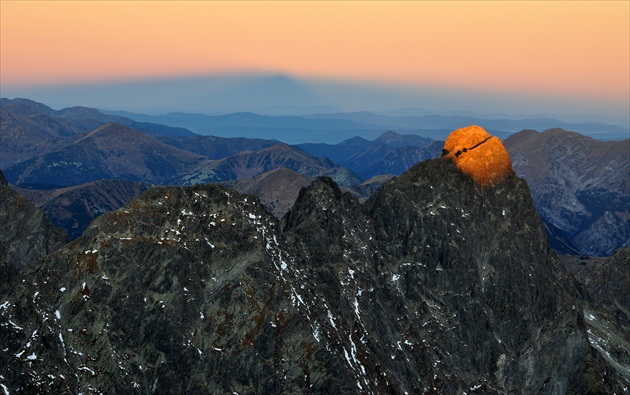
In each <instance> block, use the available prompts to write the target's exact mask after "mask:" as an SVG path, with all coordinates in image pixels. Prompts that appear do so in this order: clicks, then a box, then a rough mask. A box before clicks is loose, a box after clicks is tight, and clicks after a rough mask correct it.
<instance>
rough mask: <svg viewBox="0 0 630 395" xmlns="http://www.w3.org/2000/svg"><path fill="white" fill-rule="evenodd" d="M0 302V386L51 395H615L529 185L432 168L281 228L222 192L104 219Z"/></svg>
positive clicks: (321, 182) (320, 187)
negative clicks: (481, 181) (487, 182)
mask: <svg viewBox="0 0 630 395" xmlns="http://www.w3.org/2000/svg"><path fill="white" fill-rule="evenodd" d="M28 276H29V279H30V280H31V281H29V282H28V283H19V284H17V285H16V286H15V287H14V288H13V290H12V292H11V293H10V294H6V295H5V298H4V300H2V301H0V338H2V339H3V341H4V343H3V347H4V348H3V351H4V352H3V353H0V369H1V370H0V383H1V384H2V385H4V386H6V387H7V388H8V390H9V391H11V392H24V393H34V392H39V393H42V392H53V393H62V394H63V393H79V392H81V393H99V392H103V393H153V392H158V393H160V392H168V393H194V392H197V393H233V392H237V393H241V394H266V393H341V394H354V393H357V394H358V393H368V394H381V393H391V394H403V393H405V392H407V393H435V394H437V393H464V392H465V393H469V394H471V393H484V394H487V393H490V394H507V393H527V394H577V393H615V392H616V393H622V390H623V387H624V386H625V387H627V382H626V381H624V380H625V379H624V377H623V374H622V372H621V371H620V370H619V367H618V366H616V365H615V364H614V363H613V362H612V361H617V360H618V358H617V359H615V357H614V356H613V357H612V358H611V360H609V359H606V358H604V356H603V354H602V352H601V351H598V350H597V349H596V348H595V346H593V345H592V344H593V342H594V340H593V339H591V338H590V337H589V333H588V332H587V330H588V328H587V326H586V325H585V313H584V312H585V311H589V310H588V309H589V306H590V305H589V304H588V303H589V301H588V300H587V299H586V298H585V296H584V293H583V292H581V291H580V289H579V288H577V286H576V283H575V282H574V281H572V280H571V277H570V275H569V273H568V272H567V271H566V269H565V268H564V265H561V264H560V263H559V262H558V261H557V260H556V258H555V256H554V255H553V254H552V253H550V250H549V246H548V244H547V242H546V238H545V234H544V230H543V229H542V227H541V222H540V219H539V217H538V215H537V214H536V211H535V209H534V205H533V203H532V200H531V198H530V194H529V189H528V188H527V184H526V183H525V182H524V181H522V180H520V179H518V178H516V177H513V176H511V177H507V178H505V179H504V181H503V182H501V183H499V184H497V185H495V186H490V187H486V188H479V186H478V185H477V184H476V183H475V181H473V180H472V179H471V178H470V177H468V176H466V175H464V174H463V173H462V172H460V171H459V170H458V169H457V168H456V166H455V165H454V164H453V163H452V162H451V161H450V160H446V159H435V160H431V161H426V162H422V163H420V164H417V165H416V166H414V167H412V168H411V169H410V170H409V171H408V172H406V173H405V174H403V175H401V176H399V177H396V178H394V179H392V180H391V181H389V182H387V183H386V184H385V185H384V186H383V187H382V188H381V189H380V190H378V191H377V192H376V193H375V194H374V195H373V196H372V197H371V198H370V199H369V200H368V201H367V202H366V203H365V204H360V203H359V201H358V200H357V199H356V198H354V197H353V196H352V195H351V194H350V193H344V192H342V190H341V189H340V188H339V187H338V185H337V184H336V183H334V182H333V181H332V180H331V179H329V178H318V179H316V180H315V181H314V182H313V183H312V184H311V185H310V186H309V187H307V188H304V189H302V190H301V192H300V194H299V196H298V198H297V201H296V203H295V205H294V207H293V208H292V209H291V211H289V213H288V214H287V215H286V216H285V217H284V218H283V219H282V221H281V222H278V221H277V220H276V219H275V218H274V217H273V216H272V215H271V214H270V213H269V212H268V211H267V210H266V209H265V208H264V207H263V205H262V204H261V203H260V201H259V200H258V199H256V198H253V197H251V196H247V195H242V194H240V193H238V192H236V191H234V190H231V189H227V188H224V187H219V186H213V185H199V186H194V187H187V188H176V187H171V188H156V189H152V190H150V191H148V192H147V193H145V194H144V195H143V196H142V197H140V198H139V199H136V200H134V201H132V202H130V203H129V204H127V205H126V206H125V207H123V208H122V209H120V210H117V211H115V212H112V213H109V214H105V215H102V216H100V217H98V218H97V219H96V220H95V221H94V222H92V224H91V225H90V226H89V227H88V229H87V230H86V231H85V233H84V234H83V236H82V237H80V238H78V239H77V240H75V241H74V242H72V243H70V244H68V245H66V246H65V247H63V248H62V249H60V250H59V251H57V252H56V253H54V254H51V255H48V256H47V257H46V258H45V259H44V261H43V262H42V263H41V264H38V265H37V266H35V267H33V268H32V269H31V270H30V271H29V272H28Z"/></svg>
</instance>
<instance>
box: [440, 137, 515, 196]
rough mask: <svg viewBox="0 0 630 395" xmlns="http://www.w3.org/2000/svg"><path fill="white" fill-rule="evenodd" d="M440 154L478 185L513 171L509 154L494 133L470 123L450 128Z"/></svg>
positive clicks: (500, 178)
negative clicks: (454, 128)
mask: <svg viewBox="0 0 630 395" xmlns="http://www.w3.org/2000/svg"><path fill="white" fill-rule="evenodd" d="M442 152H443V153H442V155H443V156H446V157H448V158H450V159H451V160H452V161H453V162H454V163H455V165H456V166H457V168H458V169H459V170H460V171H461V172H462V173H464V174H468V175H469V176H470V177H472V178H473V179H474V180H475V181H477V183H478V184H479V185H481V186H484V187H486V186H491V185H495V184H497V183H498V182H500V181H501V180H503V179H505V178H506V177H508V176H509V175H511V174H513V171H512V162H511V161H510V155H509V154H508V152H507V150H506V149H505V147H504V146H503V143H501V140H499V138H498V137H496V136H492V135H490V134H489V133H488V132H486V131H485V129H483V128H482V127H479V126H476V125H473V126H467V127H465V128H460V129H457V130H455V131H454V132H452V133H451V134H450V135H449V136H448V138H447V139H446V141H445V142H444V149H443V151H442Z"/></svg>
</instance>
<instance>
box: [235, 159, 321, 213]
mask: <svg viewBox="0 0 630 395" xmlns="http://www.w3.org/2000/svg"><path fill="white" fill-rule="evenodd" d="M311 182H312V178H310V177H308V176H305V175H304V174H300V173H297V172H295V171H293V170H289V169H284V168H282V169H277V170H271V171H268V172H266V173H263V174H261V175H259V176H256V177H253V178H241V179H239V180H234V181H230V182H226V183H225V184H224V185H226V186H229V187H231V188H234V189H236V190H237V191H239V192H241V193H244V194H249V195H254V196H257V197H258V198H259V199H260V201H261V203H262V204H264V205H265V207H267V209H269V211H270V212H271V214H273V215H274V216H275V217H276V218H278V219H279V218H282V216H283V215H284V214H286V213H287V212H288V211H289V210H290V209H291V207H293V203H295V199H296V198H297V197H298V193H299V192H300V189H302V188H304V187H306V186H308V185H309V184H310V183H311Z"/></svg>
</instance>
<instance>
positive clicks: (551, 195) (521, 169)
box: [505, 129, 630, 255]
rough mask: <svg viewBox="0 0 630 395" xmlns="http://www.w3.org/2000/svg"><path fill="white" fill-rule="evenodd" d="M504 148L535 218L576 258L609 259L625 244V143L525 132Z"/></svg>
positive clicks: (628, 215) (628, 214) (628, 196)
mask: <svg viewBox="0 0 630 395" xmlns="http://www.w3.org/2000/svg"><path fill="white" fill-rule="evenodd" d="M505 146H506V148H507V149H508V151H509V152H510V156H511V158H512V166H513V168H514V171H515V172H516V173H517V174H518V175H519V176H520V177H523V178H525V179H526V180H527V182H528V183H529V185H530V188H531V190H532V197H533V199H534V203H535V204H536V207H537V209H538V211H539V213H540V215H541V217H542V218H543V219H544V220H545V221H547V222H549V223H550V224H551V225H553V226H554V227H555V228H557V229H559V230H560V231H562V232H563V233H564V235H565V236H566V238H567V239H568V240H569V241H570V242H571V244H572V245H573V246H575V248H576V249H577V250H578V251H580V253H582V254H586V255H610V254H612V252H613V251H615V250H616V249H617V248H619V247H621V246H624V245H628V244H629V243H630V225H629V224H630V222H629V221H630V211H629V210H630V178H629V177H628V175H629V174H630V140H622V141H615V142H613V141H598V140H594V139H592V138H590V137H585V136H582V135H580V134H577V133H573V132H567V131H565V130H562V129H550V130H546V131H545V132H542V133H538V132H535V131H533V130H525V131H522V132H519V133H517V134H515V135H513V136H511V137H510V138H508V139H506V140H505Z"/></svg>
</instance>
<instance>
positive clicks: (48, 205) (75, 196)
mask: <svg viewBox="0 0 630 395" xmlns="http://www.w3.org/2000/svg"><path fill="white" fill-rule="evenodd" d="M151 187H152V185H151V184H149V183H146V182H139V181H127V180H100V181H93V182H90V183H87V184H82V185H75V186H71V187H66V188H61V189H50V190H33V189H18V192H19V193H20V194H22V195H25V196H26V197H27V198H28V199H29V200H30V201H31V202H32V203H33V204H34V205H35V206H36V207H39V208H41V209H42V210H44V211H45V212H46V214H47V215H48V218H50V220H51V222H52V223H53V224H54V225H55V226H57V227H60V228H63V229H65V230H66V232H67V233H68V235H69V236H70V238H71V239H76V238H77V237H79V236H81V234H82V233H83V231H84V230H85V228H86V227H87V226H88V224H89V223H90V222H92V220H93V219H94V218H96V217H98V216H99V215H101V214H104V213H107V212H110V211H114V210H117V209H119V208H120V207H122V206H124V205H125V204H127V202H129V201H130V200H131V199H133V198H136V197H138V196H140V195H141V194H142V193H143V192H145V191H147V190H148V189H150V188H151Z"/></svg>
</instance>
